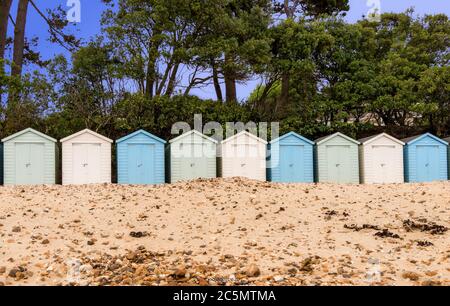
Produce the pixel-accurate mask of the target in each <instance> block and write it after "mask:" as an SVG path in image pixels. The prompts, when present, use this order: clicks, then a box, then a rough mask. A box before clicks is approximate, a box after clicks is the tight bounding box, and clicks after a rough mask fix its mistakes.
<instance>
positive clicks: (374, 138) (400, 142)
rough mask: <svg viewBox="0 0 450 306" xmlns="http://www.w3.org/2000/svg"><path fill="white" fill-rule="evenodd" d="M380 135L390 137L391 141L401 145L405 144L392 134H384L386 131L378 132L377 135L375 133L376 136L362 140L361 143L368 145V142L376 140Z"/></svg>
mask: <svg viewBox="0 0 450 306" xmlns="http://www.w3.org/2000/svg"><path fill="white" fill-rule="evenodd" d="M382 137H386V138H388V139H390V140H392V141H394V142H396V143H398V144H401V145H402V146H404V145H405V143H404V142H403V141H401V140H399V139H397V138H395V137H393V136H391V135H389V134H386V133H381V134H379V135H377V136H375V137H373V138H371V139H369V140H367V141H366V142H363V143H362V145H368V144H370V143H372V142H374V141H375V140H378V139H380V138H382Z"/></svg>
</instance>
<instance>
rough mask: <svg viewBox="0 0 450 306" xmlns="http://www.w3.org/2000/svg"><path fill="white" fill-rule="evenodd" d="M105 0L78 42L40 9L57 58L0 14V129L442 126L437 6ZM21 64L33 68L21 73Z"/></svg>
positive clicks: (445, 73)
mask: <svg viewBox="0 0 450 306" xmlns="http://www.w3.org/2000/svg"><path fill="white" fill-rule="evenodd" d="M8 2H11V1H6V3H8ZM25 2H26V5H33V8H34V9H38V7H37V6H36V5H35V4H34V2H32V1H24V0H20V1H19V5H20V3H22V5H25V4H24V3H25ZM103 2H104V3H105V5H106V7H105V11H104V12H103V16H102V31H101V34H100V35H98V36H97V37H95V38H93V39H92V41H90V42H88V43H85V44H82V43H81V42H80V41H79V40H77V39H76V38H75V37H74V36H72V35H68V34H66V32H70V31H69V29H68V26H69V25H68V24H67V23H66V22H64V21H63V19H62V18H61V14H60V9H58V8H56V9H55V11H50V12H48V14H49V15H48V16H47V17H45V15H44V14H43V15H42V16H43V24H45V25H46V26H48V27H49V29H50V33H53V36H52V37H53V39H52V40H53V41H54V43H55V44H61V45H63V46H65V47H66V48H68V49H70V50H71V51H72V57H71V58H69V59H68V58H66V57H64V56H58V57H56V58H53V59H46V60H42V59H41V57H40V55H39V53H38V52H36V51H33V48H36V46H33V44H31V43H30V42H31V41H34V40H33V38H27V37H24V36H23V35H22V34H21V33H22V32H21V31H20V29H17V27H18V26H19V25H20V24H24V23H23V22H21V23H18V22H15V23H14V25H13V26H14V27H15V30H16V31H14V33H15V36H16V35H17V36H19V37H14V38H9V37H7V36H6V34H3V32H4V31H3V30H4V27H3V24H4V21H3V20H0V23H1V24H2V31H0V36H2V35H3V37H0V49H1V48H3V50H0V55H1V58H0V60H2V59H4V60H5V61H4V64H2V67H5V68H1V69H0V90H1V98H2V99H1V108H0V127H1V130H0V134H1V135H0V136H2V137H3V136H6V135H10V134H11V133H14V132H16V131H18V130H20V129H22V128H26V127H30V126H31V127H34V128H36V129H39V130H41V131H43V132H45V133H47V134H49V135H51V136H53V137H55V138H63V137H65V136H67V135H70V134H72V133H74V132H77V131H78V130H80V129H83V128H90V129H92V130H95V131H97V132H100V133H102V134H105V135H106V136H108V137H111V138H113V139H115V138H118V137H120V136H123V135H125V134H128V133H131V132H133V131H135V130H137V129H140V128H144V129H147V130H148V131H150V132H152V133H155V134H157V135H160V136H161V137H166V138H169V137H170V131H171V127H172V124H173V123H175V122H178V121H187V122H192V121H193V119H194V114H196V113H199V114H203V120H204V121H206V122H207V121H217V122H221V123H224V124H225V123H226V122H236V121H242V122H248V121H255V122H262V121H263V122H271V121H279V122H280V123H281V130H282V131H281V132H282V133H283V132H287V131H296V132H298V133H300V134H303V135H305V136H307V137H310V138H315V137H318V136H322V135H325V134H329V133H332V132H334V131H341V132H344V133H347V134H348V135H349V136H352V137H363V136H366V135H370V134H374V133H377V132H379V131H387V132H389V133H391V134H393V135H394V136H397V137H405V136H409V135H413V134H417V133H421V132H424V131H430V132H432V133H435V134H437V135H438V136H447V135H449V134H450V108H449V103H450V68H449V60H450V35H449V34H450V23H449V20H448V17H447V16H446V15H433V16H422V17H418V16H416V15H415V13H414V12H413V11H412V10H409V11H407V12H405V13H402V14H383V15H382V16H381V20H380V21H370V20H368V19H362V20H361V21H360V22H358V23H356V24H349V23H346V22H345V21H344V20H343V14H344V13H345V11H347V10H348V9H349V8H348V1H347V0H340V1H336V0H329V1H327V0H324V1H312V0H293V1H292V0H291V1H287V0H286V1H270V0H229V1H223V0H190V1H186V0H117V1H111V0H109V1H108V0H103ZM3 3H4V1H2V6H3ZM29 3H31V4H29ZM0 10H2V11H3V13H0V19H3V18H4V15H5V13H4V8H0ZM22 15H23V12H22ZM8 17H9V19H10V22H9V23H10V24H11V20H13V19H14V18H12V17H11V16H10V15H9V14H8ZM18 17H19V16H17V18H18ZM25 17H26V12H25ZM44 17H45V18H44ZM17 18H16V21H17ZM23 18H24V16H22V19H23ZM7 23H8V22H7ZM52 29H53V30H52ZM52 31H53V32H52ZM22 36H23V37H22ZM2 42H4V43H2ZM20 42H25V43H22V44H21V43H20ZM2 46H3V47H2ZM4 50H7V51H8V50H11V51H12V52H6V53H5V52H4ZM20 50H21V51H20ZM11 53H12V56H11V57H8V56H4V54H11ZM20 54H22V57H20V56H19V55H20ZM17 56H19V58H22V61H21V62H20V61H19V62H18V60H17V59H16V57H17ZM15 59H16V60H15ZM28 64H37V65H39V66H40V69H37V70H36V71H34V72H32V73H25V74H24V73H22V71H23V69H22V66H23V65H28ZM252 80H259V81H260V85H259V86H258V87H257V88H256V89H255V90H254V91H253V93H252V94H251V95H250V96H249V97H248V99H245V100H244V101H238V99H237V96H238V95H237V88H238V84H241V85H242V84H247V83H248V82H250V81H252ZM196 90H207V91H209V92H210V95H211V96H212V97H214V99H211V100H202V99H200V98H197V97H196V96H194V95H193V93H194V92H195V91H196Z"/></svg>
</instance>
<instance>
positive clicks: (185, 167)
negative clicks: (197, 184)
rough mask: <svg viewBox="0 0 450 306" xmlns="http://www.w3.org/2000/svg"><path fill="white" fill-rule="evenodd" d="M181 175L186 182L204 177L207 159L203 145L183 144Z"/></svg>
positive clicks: (206, 169)
mask: <svg viewBox="0 0 450 306" xmlns="http://www.w3.org/2000/svg"><path fill="white" fill-rule="evenodd" d="M182 145H183V149H182V152H183V158H182V161H181V163H182V164H181V175H182V176H183V177H184V178H185V179H188V180H191V179H198V178H202V177H206V176H207V173H208V165H207V159H206V158H205V148H206V146H207V144H203V143H192V144H190V143H183V144H182Z"/></svg>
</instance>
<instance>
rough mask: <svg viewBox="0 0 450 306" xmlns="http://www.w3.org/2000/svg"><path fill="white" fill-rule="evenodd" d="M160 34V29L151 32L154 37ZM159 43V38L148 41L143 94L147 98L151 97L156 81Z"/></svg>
mask: <svg viewBox="0 0 450 306" xmlns="http://www.w3.org/2000/svg"><path fill="white" fill-rule="evenodd" d="M160 34H161V31H160V30H155V32H154V33H153V35H154V37H158V36H159V35H160ZM160 45H161V40H160V39H158V41H154V42H150V48H149V49H150V51H149V54H148V66H147V76H146V80H145V96H146V97H147V98H153V95H154V86H155V82H156V78H157V75H156V61H157V59H158V55H159V47H160Z"/></svg>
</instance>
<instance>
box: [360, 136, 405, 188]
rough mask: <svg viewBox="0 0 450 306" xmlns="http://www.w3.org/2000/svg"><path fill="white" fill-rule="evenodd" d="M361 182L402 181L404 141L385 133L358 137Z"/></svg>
mask: <svg viewBox="0 0 450 306" xmlns="http://www.w3.org/2000/svg"><path fill="white" fill-rule="evenodd" d="M359 142H360V143H361V145H360V147H359V160H360V175H361V182H362V183H365V184H387V183H404V182H405V177H404V170H403V147H404V145H405V144H404V143H403V142H402V141H400V140H398V139H396V138H394V137H392V136H390V135H388V134H386V133H382V134H378V135H375V136H372V137H367V138H363V139H360V140H359Z"/></svg>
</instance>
